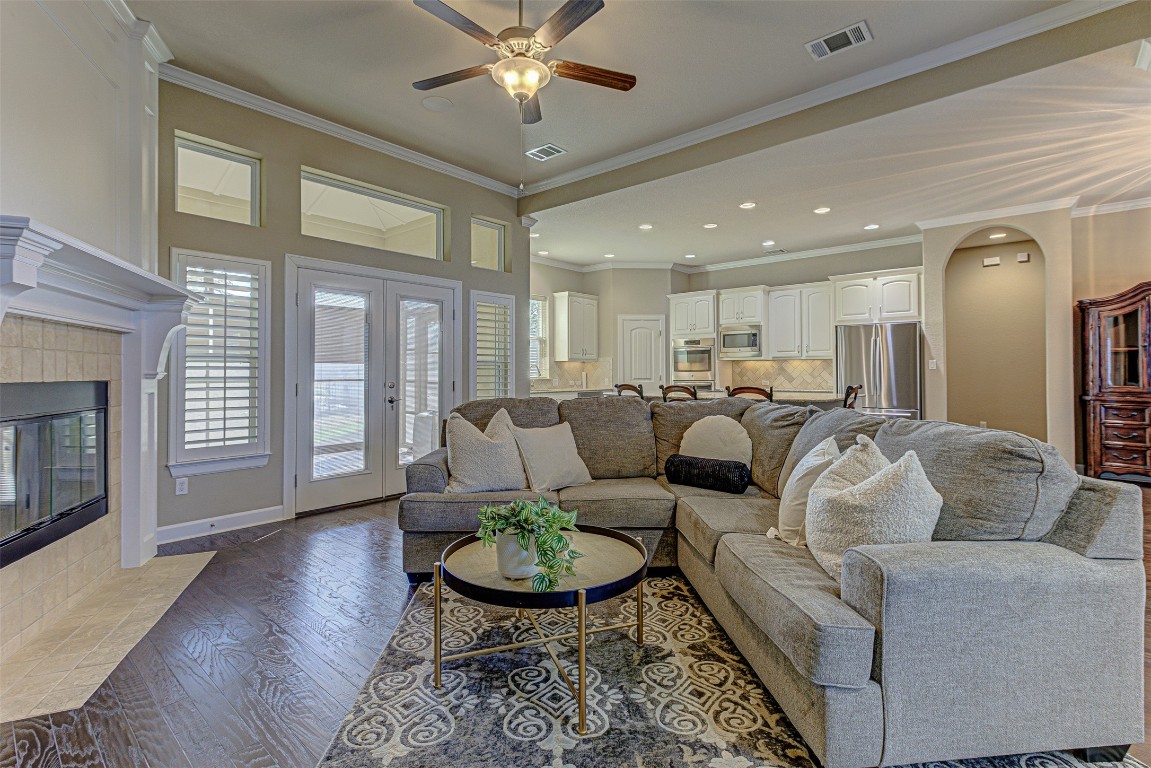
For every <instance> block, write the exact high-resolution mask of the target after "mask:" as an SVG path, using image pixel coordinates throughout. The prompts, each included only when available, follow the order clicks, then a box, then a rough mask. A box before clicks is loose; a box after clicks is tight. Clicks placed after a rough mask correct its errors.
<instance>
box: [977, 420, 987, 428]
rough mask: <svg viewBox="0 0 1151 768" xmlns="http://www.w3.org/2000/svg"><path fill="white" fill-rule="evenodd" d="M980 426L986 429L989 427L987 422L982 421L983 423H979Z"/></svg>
mask: <svg viewBox="0 0 1151 768" xmlns="http://www.w3.org/2000/svg"><path fill="white" fill-rule="evenodd" d="M979 426H981V427H986V426H987V422H986V421H981V422H979Z"/></svg>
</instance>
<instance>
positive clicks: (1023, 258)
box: [1015, 253, 1031, 264]
mask: <svg viewBox="0 0 1151 768" xmlns="http://www.w3.org/2000/svg"><path fill="white" fill-rule="evenodd" d="M1015 260H1016V261H1018V262H1019V263H1020V264H1026V263H1027V262H1029V261H1031V254H1030V253H1017V254H1015Z"/></svg>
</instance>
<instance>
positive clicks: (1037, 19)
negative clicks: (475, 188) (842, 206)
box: [523, 0, 1137, 196]
mask: <svg viewBox="0 0 1151 768" xmlns="http://www.w3.org/2000/svg"><path fill="white" fill-rule="evenodd" d="M1135 1H1137V0H1098V1H1095V0H1072V2H1067V3H1064V4H1062V5H1059V6H1056V7H1054V8H1050V9H1048V10H1046V11H1042V12H1040V13H1037V14H1034V15H1032V16H1028V17H1026V18H1024V19H1019V20H1018V21H1014V22H1012V23H1010V24H1005V25H1003V26H1002V27H997V28H996V29H991V30H988V31H986V32H981V33H980V34H978V35H972V36H971V37H968V38H965V39H963V40H957V41H955V42H954V43H950V44H948V45H944V46H942V47H940V48H936V49H934V50H931V51H928V52H926V53H922V54H919V55H918V56H912V57H911V58H908V59H903V60H902V61H896V62H892V63H891V64H887V65H885V66H882V67H878V68H876V69H873V70H870V71H867V72H862V73H860V74H858V75H855V76H853V77H849V78H847V79H845V80H840V81H838V82H835V83H830V84H828V85H825V86H823V87H822V88H816V89H815V90H813V91H809V92H807V93H804V94H800V95H799V96H794V97H792V98H789V99H784V100H783V101H777V102H775V103H774V104H768V105H767V106H764V107H760V108H758V109H753V110H751V111H750V112H744V113H743V114H742V115H736V116H735V117H731V118H728V119H727V120H721V121H719V122H718V123H712V124H711V125H708V126H704V127H703V128H699V129H697V130H694V131H689V132H687V133H683V134H680V135H679V136H673V137H672V138H670V139H666V140H664V141H660V142H656V143H655V144H650V145H648V146H646V147H641V148H640V149H637V150H633V151H631V152H625V153H624V154H622V155H616V156H615V157H610V158H608V159H606V160H602V161H600V162H598V163H592V164H591V165H585V166H583V167H581V168H576V169H574V170H571V171H568V172H566V173H561V174H559V175H557V176H554V177H552V178H550V179H545V180H544V181H539V182H536V183H534V184H529V185H528V186H527V187H526V188H525V190H524V195H523V196H528V195H534V194H537V193H539V192H546V191H547V190H549V189H555V188H556V187H562V186H564V185H565V184H571V183H572V182H576V181H581V180H583V179H587V178H590V177H592V176H597V175H599V174H601V173H607V172H609V171H614V170H617V169H619V168H623V167H625V166H628V165H634V164H636V163H641V162H644V161H645V160H651V159H652V158H656V157H659V156H661V155H666V154H669V153H671V152H675V151H677V150H680V149H684V148H686V147H690V146H693V145H695V144H701V143H703V142H705V141H710V140H711V139H717V138H720V137H721V136H726V135H728V134H730V133H735V132H736V131H741V130H744V129H745V128H751V127H753V126H756V125H760V124H762V123H766V122H770V121H772V120H777V119H779V118H781V117H785V116H787V115H791V114H794V113H796V112H801V111H803V110H805V109H810V108H812V107H816V106H819V105H820V104H826V103H828V102H831V101H835V100H836V99H841V98H843V97H845V96H850V95H852V94H855V93H860V92H862V91H866V90H869V89H871V88H875V87H877V86H880V85H884V84H886V83H890V82H893V81H895V80H900V79H902V78H904V77H909V76H911V75H915V74H918V73H920V72H926V71H927V70H929V69H935V68H936V67H941V66H943V65H945V64H951V63H953V62H956V61H960V60H962V59H966V58H969V57H971V56H975V55H976V54H979V53H983V52H985V51H989V50H992V49H994V48H998V47H1000V46H1003V45H1007V44H1008V43H1013V42H1015V41H1017V40H1022V39H1024V38H1027V37H1031V36H1033V35H1037V34H1040V33H1042V32H1046V31H1048V30H1051V29H1055V28H1057V27H1062V26H1065V25H1067V24H1072V23H1074V22H1076V21H1080V20H1081V19H1085V18H1087V17H1089V16H1094V15H1096V14H1100V13H1103V12H1105V11H1109V10H1111V9H1113V8H1118V7H1119V6H1122V5H1127V4H1128V3H1130V2H1135Z"/></svg>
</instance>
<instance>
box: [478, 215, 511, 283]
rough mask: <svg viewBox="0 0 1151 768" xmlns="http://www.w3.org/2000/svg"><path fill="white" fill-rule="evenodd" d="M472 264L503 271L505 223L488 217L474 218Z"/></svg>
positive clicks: (481, 267)
mask: <svg viewBox="0 0 1151 768" xmlns="http://www.w3.org/2000/svg"><path fill="white" fill-rule="evenodd" d="M472 266H473V267H479V268H480V269H495V270H499V271H501V272H502V271H503V269H504V225H503V224H499V223H497V222H494V221H488V220H487V219H472Z"/></svg>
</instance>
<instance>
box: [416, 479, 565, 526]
mask: <svg viewBox="0 0 1151 768" xmlns="http://www.w3.org/2000/svg"><path fill="white" fill-rule="evenodd" d="M541 496H542V497H543V498H545V499H547V500H548V501H551V502H557V501H559V495H558V494H556V493H554V492H548V493H532V492H531V491H529V490H526V489H525V490H522V491H489V492H486V493H409V494H408V495H406V496H404V497H403V498H401V499H400V521H399V522H400V530H401V531H465V532H467V531H477V530H479V527H480V521H479V520H478V519H477V517H476V516H477V515H478V514H479V512H480V507H483V506H487V505H488V504H507V503H508V502H509V501H514V500H515V499H530V500H532V501H536V500H538V499H539V498H540V497H541Z"/></svg>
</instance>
